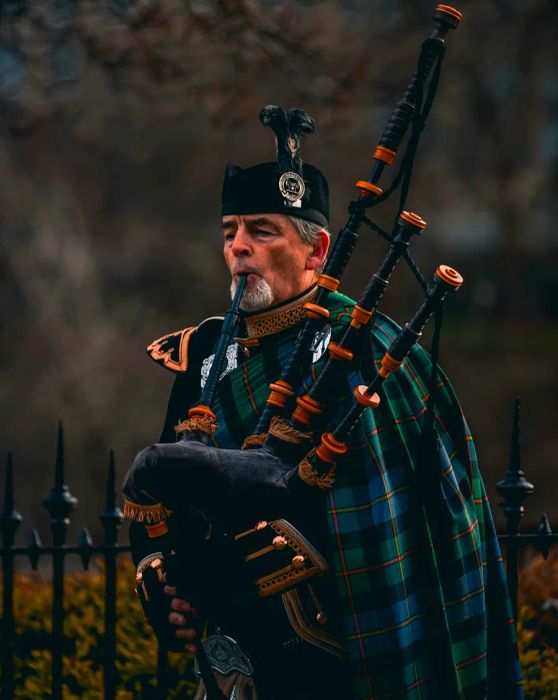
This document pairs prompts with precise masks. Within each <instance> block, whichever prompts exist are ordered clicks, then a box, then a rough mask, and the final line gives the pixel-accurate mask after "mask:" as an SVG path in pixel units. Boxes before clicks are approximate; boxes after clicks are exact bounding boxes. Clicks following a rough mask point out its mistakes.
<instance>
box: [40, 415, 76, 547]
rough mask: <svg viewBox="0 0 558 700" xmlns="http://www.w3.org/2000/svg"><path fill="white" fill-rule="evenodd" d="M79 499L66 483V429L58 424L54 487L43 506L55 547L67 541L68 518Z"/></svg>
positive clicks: (60, 423)
mask: <svg viewBox="0 0 558 700" xmlns="http://www.w3.org/2000/svg"><path fill="white" fill-rule="evenodd" d="M77 502H78V500H77V498H75V496H72V494H71V493H70V490H69V489H68V487H67V486H66V484H65V483H64V427H63V425H62V421H60V422H59V423H58V440H57V442H56V466H55V469H54V487H53V488H52V491H51V492H50V495H49V496H48V497H47V498H45V499H44V500H43V505H44V506H45V508H46V509H47V510H48V512H49V513H50V527H51V530H52V535H53V543H54V546H55V547H60V546H62V545H63V544H64V542H65V540H66V530H67V528H68V525H69V524H70V520H69V518H68V516H69V515H70V513H71V512H72V510H73V509H74V508H75V507H76V505H77Z"/></svg>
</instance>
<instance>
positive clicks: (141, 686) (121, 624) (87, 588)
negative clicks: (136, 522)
mask: <svg viewBox="0 0 558 700" xmlns="http://www.w3.org/2000/svg"><path fill="white" fill-rule="evenodd" d="M94 568H95V571H94V572H91V573H72V574H68V575H66V576H65V578H64V639H65V648H64V657H63V674H64V681H63V682H64V688H63V696H64V700H77V699H78V698H79V700H100V699H101V698H102V697H103V666H102V661H103V648H104V637H103V632H104V614H105V606H104V600H105V577H104V573H103V562H102V560H98V561H96V562H95V567H94ZM134 574H135V570H134V568H133V566H132V563H131V562H130V561H129V560H128V559H127V558H124V557H122V558H120V559H119V561H118V570H117V592H116V664H115V666H116V673H117V683H118V691H117V695H116V697H117V700H150V698H155V697H156V680H155V679H156V669H157V641H156V639H155V637H154V635H153V632H152V631H151V628H150V627H149V626H148V625H147V623H146V622H145V620H144V617H143V613H142V611H141V606H140V604H139V602H138V600H137V598H136V596H135V594H134V592H133V581H134ZM51 615H52V585H51V583H50V581H48V580H45V579H44V578H43V577H41V576H40V575H37V574H32V575H22V574H16V575H15V590H14V616H15V621H16V623H15V624H16V637H17V640H16V647H15V652H16V656H15V687H16V690H15V696H14V700H15V699H17V700H37V698H41V697H45V696H46V694H47V693H48V692H49V690H50V687H51V681H52V677H51V672H50V670H51V669H50V665H51V653H50V650H49V637H48V635H49V634H50V633H51V630H52V625H51ZM166 677H167V682H168V684H169V688H170V690H169V693H168V698H169V700H170V699H171V698H172V699H173V700H179V699H181V698H190V697H192V696H193V693H194V688H195V684H194V678H193V674H192V658H191V656H189V655H186V654H170V655H169V670H168V674H167V675H166Z"/></svg>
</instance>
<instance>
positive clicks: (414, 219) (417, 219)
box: [399, 211, 426, 229]
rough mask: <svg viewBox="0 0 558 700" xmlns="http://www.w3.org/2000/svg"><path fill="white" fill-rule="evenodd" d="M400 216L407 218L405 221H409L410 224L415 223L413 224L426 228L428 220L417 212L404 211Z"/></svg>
mask: <svg viewBox="0 0 558 700" xmlns="http://www.w3.org/2000/svg"><path fill="white" fill-rule="evenodd" d="M399 216H400V217H401V218H402V219H405V221H408V222H409V223H410V224H413V226H416V227H417V228H420V229H425V228H426V221H425V220H424V219H423V218H422V216H419V215H418V214H415V213H414V212H412V211H402V212H401V214H399Z"/></svg>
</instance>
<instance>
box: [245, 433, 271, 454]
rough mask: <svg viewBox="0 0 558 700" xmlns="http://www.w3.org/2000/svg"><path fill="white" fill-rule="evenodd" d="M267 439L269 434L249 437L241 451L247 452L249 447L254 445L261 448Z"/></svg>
mask: <svg viewBox="0 0 558 700" xmlns="http://www.w3.org/2000/svg"><path fill="white" fill-rule="evenodd" d="M266 437H267V433H259V435H248V437H247V438H246V439H245V440H244V442H243V443H242V448H241V449H243V450H245V449H246V448H247V447H252V445H255V446H256V447H261V446H262V445H263V444H264V442H265V439H266Z"/></svg>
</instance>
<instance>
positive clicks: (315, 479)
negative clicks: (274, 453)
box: [298, 449, 335, 490]
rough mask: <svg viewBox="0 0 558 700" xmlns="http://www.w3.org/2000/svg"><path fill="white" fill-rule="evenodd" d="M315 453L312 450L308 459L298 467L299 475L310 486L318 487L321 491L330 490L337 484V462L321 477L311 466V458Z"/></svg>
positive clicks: (305, 458) (307, 456)
mask: <svg viewBox="0 0 558 700" xmlns="http://www.w3.org/2000/svg"><path fill="white" fill-rule="evenodd" d="M315 452H316V450H315V449H313V450H310V452H309V453H308V454H307V455H306V457H304V459H303V460H302V461H301V462H300V464H299V465H298V475H299V476H300V478H301V479H302V481H304V483H305V484H308V486H317V487H318V488H319V489H324V490H329V489H331V488H332V487H333V484H334V483H335V462H334V463H333V464H332V465H331V468H330V470H329V471H328V472H327V473H326V474H322V475H321V476H320V475H319V474H318V472H317V471H316V470H315V469H314V467H313V466H312V465H311V464H310V458H311V457H312V456H313V455H314V453H315Z"/></svg>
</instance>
